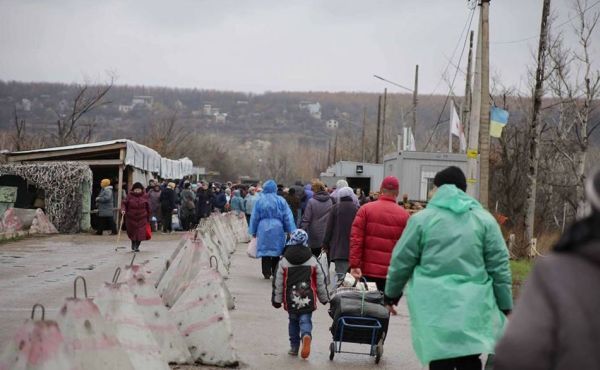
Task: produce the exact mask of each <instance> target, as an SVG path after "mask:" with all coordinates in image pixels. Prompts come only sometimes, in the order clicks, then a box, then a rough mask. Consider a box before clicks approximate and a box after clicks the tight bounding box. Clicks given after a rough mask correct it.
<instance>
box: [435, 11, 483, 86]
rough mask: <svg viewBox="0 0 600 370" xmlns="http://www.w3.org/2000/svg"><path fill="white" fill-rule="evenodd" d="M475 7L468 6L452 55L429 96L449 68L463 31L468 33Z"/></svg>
mask: <svg viewBox="0 0 600 370" xmlns="http://www.w3.org/2000/svg"><path fill="white" fill-rule="evenodd" d="M475 8H476V7H473V8H470V9H471V14H467V20H466V22H465V25H464V26H463V29H462V31H461V32H460V36H458V40H457V41H456V46H455V47H454V50H453V51H452V55H451V56H450V60H449V61H448V63H447V64H446V67H445V68H444V72H442V76H441V77H440V79H439V81H438V82H437V83H436V84H435V87H434V88H433V90H432V91H431V95H430V96H433V95H434V94H435V91H436V90H437V88H438V87H439V86H440V83H442V81H443V80H444V76H445V75H446V73H447V72H448V68H450V62H451V61H452V59H454V55H456V51H457V50H458V47H459V46H460V41H461V40H462V38H463V35H464V34H465V31H467V33H466V34H467V35H468V34H469V32H468V30H469V29H470V28H471V23H472V21H473V16H474V15H475Z"/></svg>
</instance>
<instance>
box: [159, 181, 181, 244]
mask: <svg viewBox="0 0 600 370" xmlns="http://www.w3.org/2000/svg"><path fill="white" fill-rule="evenodd" d="M176 198H177V195H176V194H175V183H173V182H170V183H169V184H168V185H167V187H166V188H165V190H163V191H162V192H161V193H160V198H159V199H160V213H161V215H162V230H163V233H166V232H172V231H173V225H172V224H171V222H172V219H173V209H175V208H176V207H177V205H176V203H175V201H176Z"/></svg>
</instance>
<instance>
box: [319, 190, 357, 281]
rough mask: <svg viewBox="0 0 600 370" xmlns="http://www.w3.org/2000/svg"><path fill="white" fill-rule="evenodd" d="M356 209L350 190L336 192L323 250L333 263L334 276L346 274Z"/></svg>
mask: <svg viewBox="0 0 600 370" xmlns="http://www.w3.org/2000/svg"><path fill="white" fill-rule="evenodd" d="M357 211H358V207H357V206H356V204H355V203H354V199H353V197H352V188H349V187H343V188H341V189H338V190H337V192H336V201H335V204H334V205H333V207H331V211H330V212H329V219H328V220H327V229H326V230H325V238H324V239H323V250H324V251H325V252H326V253H327V257H328V258H329V261H330V262H334V263H335V273H336V274H346V272H348V267H349V262H348V257H349V254H350V231H351V230H352V222H354V217H355V216H356V212H357Z"/></svg>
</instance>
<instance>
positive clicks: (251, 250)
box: [246, 238, 257, 258]
mask: <svg viewBox="0 0 600 370" xmlns="http://www.w3.org/2000/svg"><path fill="white" fill-rule="evenodd" d="M256 244H257V242H256V238H252V240H250V243H248V250H247V251H246V253H247V254H248V257H250V258H256Z"/></svg>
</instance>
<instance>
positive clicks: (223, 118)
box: [215, 113, 227, 123]
mask: <svg viewBox="0 0 600 370" xmlns="http://www.w3.org/2000/svg"><path fill="white" fill-rule="evenodd" d="M215 122H216V123H226V122H227V113H215Z"/></svg>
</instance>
